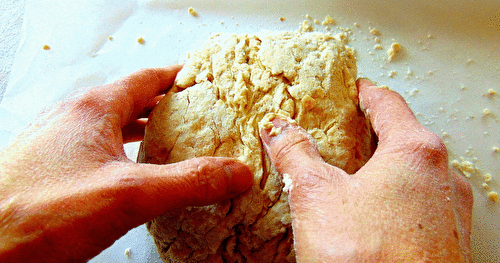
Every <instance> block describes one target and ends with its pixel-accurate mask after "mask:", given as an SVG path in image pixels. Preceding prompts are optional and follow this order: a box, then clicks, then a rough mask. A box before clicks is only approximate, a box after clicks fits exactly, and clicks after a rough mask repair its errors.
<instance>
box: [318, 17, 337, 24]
mask: <svg viewBox="0 0 500 263" xmlns="http://www.w3.org/2000/svg"><path fill="white" fill-rule="evenodd" d="M321 24H323V25H324V26H326V25H334V24H335V20H334V19H333V18H332V17H330V16H325V20H323V22H321Z"/></svg>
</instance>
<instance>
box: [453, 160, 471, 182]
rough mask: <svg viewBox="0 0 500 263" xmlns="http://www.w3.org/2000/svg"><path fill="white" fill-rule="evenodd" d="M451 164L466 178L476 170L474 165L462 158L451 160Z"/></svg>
mask: <svg viewBox="0 0 500 263" xmlns="http://www.w3.org/2000/svg"><path fill="white" fill-rule="evenodd" d="M451 165H452V166H453V167H455V168H456V169H458V170H459V171H460V172H462V173H463V174H464V175H465V177H467V178H469V177H471V175H472V174H473V173H475V172H477V168H476V166H475V165H474V164H473V163H472V162H470V161H466V160H463V158H462V160H461V161H459V160H453V161H451Z"/></svg>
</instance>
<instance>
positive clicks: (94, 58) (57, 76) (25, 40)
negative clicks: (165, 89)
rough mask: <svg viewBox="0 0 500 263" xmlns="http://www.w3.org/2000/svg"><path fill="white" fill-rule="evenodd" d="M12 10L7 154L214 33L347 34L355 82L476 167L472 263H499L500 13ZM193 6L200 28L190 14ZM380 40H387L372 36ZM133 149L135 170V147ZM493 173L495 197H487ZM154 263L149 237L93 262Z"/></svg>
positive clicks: (235, 6) (321, 5) (39, 4)
mask: <svg viewBox="0 0 500 263" xmlns="http://www.w3.org/2000/svg"><path fill="white" fill-rule="evenodd" d="M11 2H12V3H11ZM11 2H9V1H7V2H4V3H2V4H1V5H2V6H1V7H2V8H3V9H4V10H7V11H6V12H5V13H3V14H2V17H1V18H2V19H1V20H0V22H1V23H2V26H4V25H8V26H7V27H4V28H5V30H3V29H2V38H3V40H2V47H3V49H2V50H1V52H2V54H1V55H2V60H1V61H0V62H1V63H2V68H3V71H2V75H1V76H0V77H1V78H2V82H0V84H1V85H2V86H0V87H1V88H2V90H0V96H1V97H0V99H1V101H0V147H2V148H3V147H5V146H6V145H7V144H8V143H9V141H11V140H12V139H13V138H14V136H15V134H17V133H18V132H19V131H20V130H21V129H22V128H23V127H24V126H26V125H27V124H28V123H29V122H30V121H31V120H32V119H33V118H34V116H35V115H36V113H37V112H38V111H39V110H40V109H41V108H43V107H45V106H46V105H48V104H50V103H52V102H54V101H57V100H59V99H61V98H62V97H63V96H65V95H66V94H68V93H69V92H70V91H72V90H74V89H75V88H78V87H82V86H89V85H99V84H104V83H110V82H112V81H114V80H116V79H118V78H120V77H122V76H125V75H127V74H129V73H132V72H134V71H136V70H138V69H140V68H144V67H161V66H165V65H169V64H173V63H182V62H183V61H185V59H186V58H187V53H188V52H189V51H190V50H194V49H196V48H198V47H200V45H201V44H202V43H203V42H204V41H205V40H206V39H208V37H209V36H210V34H211V33H215V32H235V33H252V32H259V31H263V30H297V29H298V28H299V26H300V24H301V23H302V21H304V20H309V23H310V24H312V25H313V27H314V28H315V29H316V30H317V31H323V32H326V31H331V32H334V33H335V32H342V31H344V32H346V33H348V34H349V35H350V37H349V38H350V40H351V41H350V42H349V45H350V46H352V47H353V48H354V49H356V50H357V59H358V71H359V74H358V75H359V76H365V77H369V78H370V79H372V80H373V81H376V82H378V83H379V84H383V85H387V86H389V87H391V89H393V90H396V91H397V92H399V93H401V94H402V95H403V96H404V97H405V99H406V100H407V101H408V103H409V105H410V107H411V108H412V110H413V111H414V112H415V113H416V115H417V117H418V119H419V120H420V121H421V122H422V123H423V124H424V125H425V126H426V127H428V128H429V129H431V130H432V131H434V132H436V133H437V134H438V135H440V136H441V137H442V138H443V140H444V141H445V143H446V144H447V146H448V149H449V152H450V161H451V160H457V161H458V162H459V164H460V163H464V161H469V162H471V163H472V164H473V167H474V168H477V170H474V171H472V172H471V173H470V174H468V175H470V178H469V181H470V182H471V183H472V185H473V188H474V198H475V205H474V217H473V236H472V249H473V256H474V259H475V262H499V261H500V226H499V222H500V204H499V203H494V202H493V201H492V200H490V198H489V197H488V193H489V192H490V191H497V192H499V191H500V167H499V162H500V153H499V152H495V151H494V148H493V147H500V119H499V116H500V84H499V83H500V74H499V72H500V45H499V44H498V43H500V2H498V1H485V0H479V1H474V2H470V1H465V0H458V1H457V0H455V1H451V0H443V1H439V2H434V1H432V2H425V1H409V0H402V1H380V2H377V1H368V0H360V1H353V2H348V1H326V0H325V1H290V0H286V1H277V0H252V1H250V0H245V1H238V2H230V1H214V0H212V1H199V0H198V1H193V0H191V1H190V0H187V1H177V0H164V1H161V0H150V1H146V0H143V1H121V0H120V1H112V0H108V1H106V0H94V1H80V2H71V1H69V2H68V1H59V0H57V1H48V0H46V1H30V2H29V3H26V4H25V5H24V3H23V2H15V1H11ZM23 5H24V6H23ZM191 6H192V7H193V8H194V9H195V10H196V11H197V13H198V16H196V17H195V16H192V15H190V14H189V13H188V11H187V10H188V8H189V7H191ZM9 15H10V17H9ZM326 15H330V16H331V17H332V18H333V19H334V20H335V21H336V24H335V25H330V26H329V29H327V28H326V27H325V26H323V25H321V22H322V21H323V20H324V18H325V16H326ZM280 18H284V20H283V19H280ZM314 19H317V20H318V22H319V23H318V24H315V23H314ZM281 20H283V21H281ZM21 22H22V27H21V26H20V25H21ZM18 25H19V26H18ZM373 28H375V29H377V30H378V31H379V32H380V35H378V36H375V35H373V34H372V33H370V30H371V29H373ZM110 36H111V37H112V40H110V38H109V37H110ZM140 37H142V38H143V39H144V41H145V42H144V43H142V44H141V43H138V41H137V40H138V39H139V38H140ZM376 38H378V39H379V43H377V40H376ZM395 42H398V43H400V44H401V45H402V47H403V50H402V53H401V54H399V55H398V56H397V57H396V58H395V59H394V60H393V61H392V62H389V61H388V60H387V54H386V50H387V49H388V48H389V47H390V45H391V43H395ZM44 45H48V46H50V50H44V49H43V46H44ZM376 45H380V46H381V47H382V48H383V49H382V50H378V49H376V48H375V46H376ZM14 51H16V52H15V54H14ZM11 63H12V64H11ZM10 65H12V66H10ZM5 84H7V86H5ZM3 89H5V90H3ZM489 89H492V91H496V92H498V93H499V94H493V92H492V91H489ZM485 109H488V110H489V113H488V111H485ZM126 148H127V151H128V154H129V156H130V157H131V158H133V159H134V158H135V156H134V154H135V153H136V151H137V144H131V145H127V146H126ZM487 173H489V174H491V176H492V181H491V182H488V183H487V184H488V187H489V188H490V190H487V189H485V187H484V186H483V183H484V177H483V176H484V175H485V174H487ZM127 249H129V250H127ZM126 250H127V251H130V254H129V256H127V255H125V251H126ZM156 261H160V260H159V258H158V255H157V254H156V251H155V248H154V245H153V243H152V240H151V237H150V236H148V235H147V234H146V230H145V228H144V227H143V226H141V227H138V228H136V229H134V230H132V231H130V232H129V233H128V234H127V235H126V236H124V237H123V238H122V239H120V240H119V241H117V242H116V243H115V244H114V245H113V246H112V247H110V248H109V249H107V250H106V251H104V252H103V253H101V255H99V256H98V257H96V258H95V259H93V261H92V262H156Z"/></svg>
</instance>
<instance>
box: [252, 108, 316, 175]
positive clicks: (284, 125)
mask: <svg viewBox="0 0 500 263" xmlns="http://www.w3.org/2000/svg"><path fill="white" fill-rule="evenodd" d="M270 124H272V125H266V126H270V127H262V128H261V130H260V137H261V139H262V143H263V146H264V149H265V150H266V152H267V155H268V156H269V158H270V159H271V162H272V163H273V164H274V166H275V167H276V169H277V170H278V172H279V173H281V174H285V173H287V174H290V175H293V174H294V173H295V172H296V171H299V170H302V168H303V167H304V164H311V163H315V162H321V163H323V162H324V161H323V158H321V156H320V154H319V151H318V149H317V148H316V145H315V144H314V139H313V138H312V137H311V135H309V134H308V133H307V132H306V131H305V130H304V129H303V128H301V127H300V126H298V125H297V124H296V123H290V122H288V121H285V120H283V119H280V118H274V119H272V120H271V123H270Z"/></svg>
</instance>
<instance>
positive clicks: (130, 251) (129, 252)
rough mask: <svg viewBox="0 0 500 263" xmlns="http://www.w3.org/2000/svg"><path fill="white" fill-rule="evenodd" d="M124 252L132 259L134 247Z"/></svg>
mask: <svg viewBox="0 0 500 263" xmlns="http://www.w3.org/2000/svg"><path fill="white" fill-rule="evenodd" d="M124 254H125V256H126V257H127V258H128V259H130V258H131V257H132V249H130V248H127V249H125V253H124Z"/></svg>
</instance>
